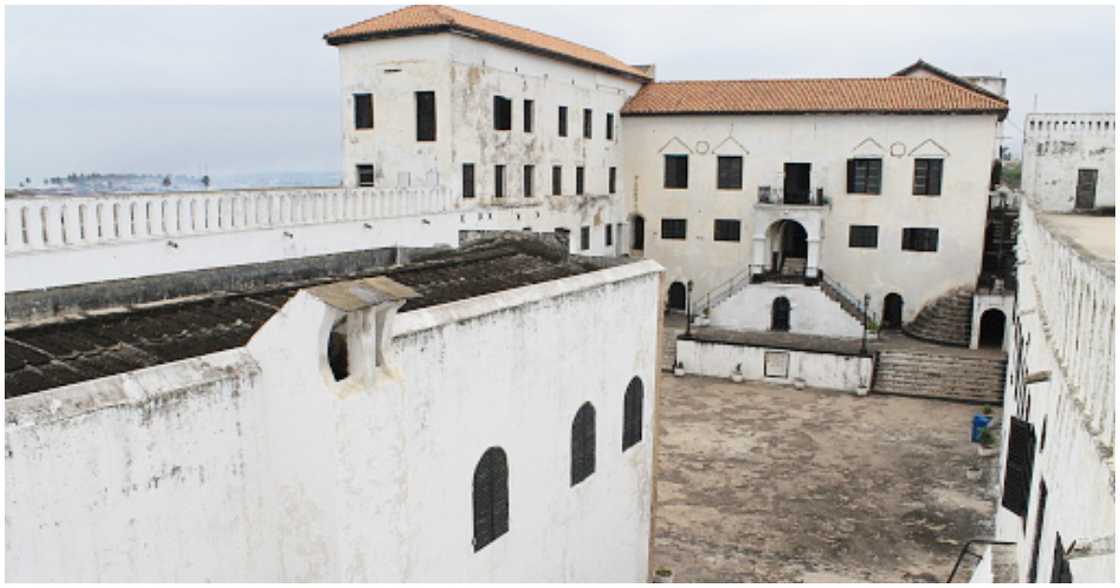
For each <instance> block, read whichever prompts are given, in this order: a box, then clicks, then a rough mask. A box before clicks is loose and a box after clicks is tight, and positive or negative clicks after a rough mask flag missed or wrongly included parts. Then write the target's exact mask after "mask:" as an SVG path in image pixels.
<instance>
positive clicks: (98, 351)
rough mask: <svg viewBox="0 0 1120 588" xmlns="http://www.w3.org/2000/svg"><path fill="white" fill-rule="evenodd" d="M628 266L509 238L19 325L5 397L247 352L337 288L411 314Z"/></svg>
mask: <svg viewBox="0 0 1120 588" xmlns="http://www.w3.org/2000/svg"><path fill="white" fill-rule="evenodd" d="M620 263H625V261H624V260H621V259H605V258H592V257H580V256H570V255H568V252H567V250H566V249H563V248H560V247H558V246H556V245H553V244H549V243H546V242H543V241H541V240H540V239H539V238H534V237H531V236H521V235H505V236H499V237H496V238H491V239H486V240H481V241H476V242H474V243H471V244H468V245H465V246H463V247H461V248H459V249H449V250H445V251H439V252H434V253H431V254H428V255H422V256H419V257H417V258H416V259H415V260H413V261H411V262H409V263H407V264H405V265H400V266H396V267H392V268H384V267H379V268H371V269H370V270H369V271H368V272H357V273H348V274H345V275H344V274H341V273H336V274H332V273H331V272H329V271H324V272H323V274H322V275H319V276H315V277H311V278H305V279H302V280H300V281H297V282H292V281H290V277H289V276H283V275H282V276H278V277H277V281H276V283H272V284H269V283H266V284H265V285H264V286H262V287H258V288H256V289H254V290H253V291H251V292H216V293H214V294H213V295H210V296H205V297H198V296H194V297H191V298H189V299H180V300H172V301H168V302H166V303H160V304H156V305H151V306H148V307H145V308H123V309H120V310H119V311H116V312H107V313H99V314H97V315H95V316H85V317H80V318H72V319H69V320H64V321H60V322H54V323H49V324H41V325H34V326H26V327H18V326H17V327H13V328H11V329H7V330H5V333H4V335H5V340H4V359H5V366H4V370H5V371H4V397H5V398H14V397H17V396H23V395H25V394H31V393H35V392H40V391H43V390H48V389H51V388H56V387H59V386H65V385H68V384H75V383H78V382H84V381H88V380H93V379H97V378H102V377H106V376H111V375H114V374H120V373H124V372H130V371H133V370H137V369H141V368H147V367H152V366H156V365H160V364H164V363H170V362H173V361H178V360H182V359H188V358H191V357H198V356H201V355H206V354H210V353H216V352H218V351H225V350H227V349H234V348H237V347H243V346H244V345H245V344H246V343H248V342H249V339H250V338H251V337H252V336H253V334H254V333H256V332H257V330H258V329H259V328H260V327H261V326H262V325H263V324H264V323H265V322H266V321H267V320H268V319H269V318H271V317H272V315H273V314H274V313H276V311H278V310H279V309H280V308H281V307H283V306H284V304H285V303H287V301H288V300H289V299H290V298H291V297H292V296H295V294H296V293H297V292H299V291H300V290H302V289H304V288H308V287H312V286H318V285H322V284H325V283H329V282H337V281H341V280H353V279H357V278H363V277H370V276H388V277H389V278H391V279H392V280H394V281H396V282H399V283H401V284H403V285H405V286H408V287H410V288H412V289H413V290H415V291H416V292H417V293H418V294H419V296H418V297H416V298H411V299H409V300H408V302H406V303H405V304H404V306H402V307H401V310H400V312H402V313H403V312H408V311H411V310H417V309H420V308H425V307H429V306H435V305H438V304H446V303H449V302H455V301H457V300H463V299H467V298H473V297H476V296H481V295H484V294H490V293H493V292H499V291H502V290H508V289H512V288H517V287H521V286H527V285H530V284H536V283H540V282H547V281H551V280H556V279H560V278H565V277H569V276H574V275H578V274H582V273H587V272H591V271H595V270H599V269H603V268H605V267H609V266H612V265H618V264H620ZM286 279H287V280H288V281H285V280H286Z"/></svg>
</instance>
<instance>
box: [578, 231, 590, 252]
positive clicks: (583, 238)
mask: <svg viewBox="0 0 1120 588" xmlns="http://www.w3.org/2000/svg"><path fill="white" fill-rule="evenodd" d="M579 248H580V250H582V251H587V250H588V249H591V227H580V228H579Z"/></svg>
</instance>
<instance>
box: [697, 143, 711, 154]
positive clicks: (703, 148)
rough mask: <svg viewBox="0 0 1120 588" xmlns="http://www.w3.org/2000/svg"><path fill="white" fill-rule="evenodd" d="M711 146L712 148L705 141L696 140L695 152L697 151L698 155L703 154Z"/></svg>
mask: <svg viewBox="0 0 1120 588" xmlns="http://www.w3.org/2000/svg"><path fill="white" fill-rule="evenodd" d="M711 148H712V146H711V145H709V144H708V142H707V141H697V142H696V152H697V153H699V154H700V155H703V154H705V153H707V152H708V150H709V149H711Z"/></svg>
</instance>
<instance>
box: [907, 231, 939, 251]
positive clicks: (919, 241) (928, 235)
mask: <svg viewBox="0 0 1120 588" xmlns="http://www.w3.org/2000/svg"><path fill="white" fill-rule="evenodd" d="M937 239H938V230H937V229H920V228H911V229H902V249H903V250H905V251H926V252H931V251H937Z"/></svg>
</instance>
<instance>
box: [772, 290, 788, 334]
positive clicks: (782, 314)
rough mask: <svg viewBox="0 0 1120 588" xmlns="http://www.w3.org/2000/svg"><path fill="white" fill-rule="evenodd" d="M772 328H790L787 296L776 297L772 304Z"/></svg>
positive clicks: (774, 329) (786, 329)
mask: <svg viewBox="0 0 1120 588" xmlns="http://www.w3.org/2000/svg"><path fill="white" fill-rule="evenodd" d="M770 330H771V331H788V330H789V299H788V298H786V297H785V296H779V297H777V298H775V299H774V303H773V304H771V305H770Z"/></svg>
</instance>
